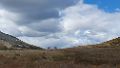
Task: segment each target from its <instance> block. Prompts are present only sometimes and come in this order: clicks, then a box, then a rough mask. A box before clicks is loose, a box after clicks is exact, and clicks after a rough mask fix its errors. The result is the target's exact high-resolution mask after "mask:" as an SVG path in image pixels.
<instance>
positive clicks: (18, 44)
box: [0, 31, 42, 49]
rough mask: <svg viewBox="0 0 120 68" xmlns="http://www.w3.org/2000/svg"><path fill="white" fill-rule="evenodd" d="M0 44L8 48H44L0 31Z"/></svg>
mask: <svg viewBox="0 0 120 68" xmlns="http://www.w3.org/2000/svg"><path fill="white" fill-rule="evenodd" d="M0 44H1V45H0V46H1V47H3V48H6V49H42V48H40V47H37V46H34V45H31V44H28V43H26V42H23V41H22V40H20V39H18V38H16V37H14V36H12V35H9V34H5V33H3V32H1V31H0Z"/></svg>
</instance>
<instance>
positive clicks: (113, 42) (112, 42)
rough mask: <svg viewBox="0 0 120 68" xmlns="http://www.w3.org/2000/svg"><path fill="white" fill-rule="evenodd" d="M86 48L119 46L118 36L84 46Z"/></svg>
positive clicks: (119, 39)
mask: <svg viewBox="0 0 120 68" xmlns="http://www.w3.org/2000/svg"><path fill="white" fill-rule="evenodd" d="M85 47H88V48H120V37H118V38H115V39H112V40H109V41H106V42H103V43H100V44H96V45H91V46H90V45H88V46H85Z"/></svg>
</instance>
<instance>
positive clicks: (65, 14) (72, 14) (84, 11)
mask: <svg viewBox="0 0 120 68" xmlns="http://www.w3.org/2000/svg"><path fill="white" fill-rule="evenodd" d="M60 12H61V16H62V19H61V25H62V27H61V28H62V30H63V32H65V33H66V35H65V36H67V38H68V39H71V38H76V39H74V40H75V42H76V41H77V44H93V43H99V42H103V41H106V40H109V39H112V38H113V37H117V36H120V30H119V29H120V23H119V22H120V19H119V18H120V12H114V13H107V12H105V11H103V10H100V9H99V8H98V7H97V6H96V5H90V4H89V5H88V4H84V3H82V2H81V1H80V2H79V3H77V4H76V5H74V6H71V7H68V8H66V9H65V10H63V11H60Z"/></svg>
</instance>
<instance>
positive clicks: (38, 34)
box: [0, 0, 120, 48]
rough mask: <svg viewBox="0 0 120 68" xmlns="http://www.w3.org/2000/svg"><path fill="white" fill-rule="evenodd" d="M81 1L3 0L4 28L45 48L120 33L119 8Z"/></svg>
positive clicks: (97, 40) (0, 27)
mask: <svg viewBox="0 0 120 68" xmlns="http://www.w3.org/2000/svg"><path fill="white" fill-rule="evenodd" d="M77 1H78V0H74V1H73V0H70V1H67V0H52V1H48V0H34V1H33V0H29V1H28V0H1V1H0V6H1V8H0V30H1V31H3V32H5V33H8V34H11V35H14V36H16V37H18V38H19V39H21V40H24V41H26V42H28V43H31V44H34V45H37V46H40V47H43V48H47V47H55V46H56V47H59V48H66V47H73V46H77V45H85V44H95V43H100V42H103V41H106V40H109V39H112V38H113V37H118V36H120V30H119V29H120V27H119V25H120V24H119V21H120V20H119V18H120V12H119V11H117V12H114V13H108V12H105V11H104V10H101V9H99V8H98V7H97V6H96V5H91V4H85V3H83V1H82V0H79V2H78V3H76V2H77ZM73 2H74V3H73Z"/></svg>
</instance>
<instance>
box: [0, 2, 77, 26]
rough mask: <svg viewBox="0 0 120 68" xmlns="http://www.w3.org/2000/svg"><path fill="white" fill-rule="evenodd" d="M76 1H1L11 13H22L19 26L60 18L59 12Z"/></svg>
mask: <svg viewBox="0 0 120 68" xmlns="http://www.w3.org/2000/svg"><path fill="white" fill-rule="evenodd" d="M74 2H75V0H69V1H68V0H0V3H1V4H2V5H3V6H4V7H6V8H7V9H9V10H10V11H13V12H17V13H21V14H22V15H23V19H22V21H20V23H19V24H23V23H26V22H29V23H30V22H32V21H36V20H43V19H49V18H57V17H59V14H58V10H59V9H63V8H65V7H68V6H70V5H72V4H74Z"/></svg>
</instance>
